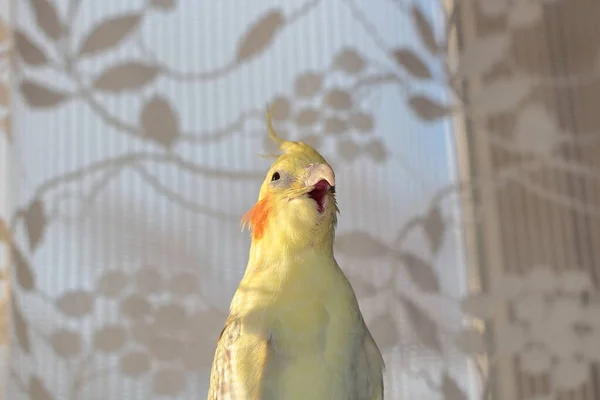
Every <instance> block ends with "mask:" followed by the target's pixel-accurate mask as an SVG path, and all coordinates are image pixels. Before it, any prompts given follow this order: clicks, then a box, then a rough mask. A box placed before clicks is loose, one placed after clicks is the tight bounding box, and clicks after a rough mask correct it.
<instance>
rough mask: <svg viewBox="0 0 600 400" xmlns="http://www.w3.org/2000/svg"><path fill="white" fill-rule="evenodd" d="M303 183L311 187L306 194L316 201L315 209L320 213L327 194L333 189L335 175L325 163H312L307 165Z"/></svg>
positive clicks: (323, 207) (323, 208)
mask: <svg viewBox="0 0 600 400" xmlns="http://www.w3.org/2000/svg"><path fill="white" fill-rule="evenodd" d="M305 185H306V187H307V188H312V190H311V191H310V192H308V196H309V197H310V198H311V199H313V200H314V201H315V202H316V203H317V210H318V211H319V213H322V212H323V211H324V210H325V202H326V199H327V194H328V193H330V192H333V191H334V190H335V175H334V174H333V170H332V169H331V167H330V166H329V165H327V164H313V165H311V166H310V167H308V175H307V177H306V181H305Z"/></svg>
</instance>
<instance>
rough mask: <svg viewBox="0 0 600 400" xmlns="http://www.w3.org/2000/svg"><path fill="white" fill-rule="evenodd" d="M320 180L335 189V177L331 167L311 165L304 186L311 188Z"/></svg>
mask: <svg viewBox="0 0 600 400" xmlns="http://www.w3.org/2000/svg"><path fill="white" fill-rule="evenodd" d="M322 180H325V181H327V183H328V184H329V186H330V187H335V175H334V174H333V170H332V169H331V167H330V166H329V165H327V164H313V165H311V166H309V167H308V175H307V177H306V181H305V184H306V186H307V187H312V186H314V185H316V184H317V183H318V182H320V181H322Z"/></svg>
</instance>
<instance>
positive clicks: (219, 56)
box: [0, 0, 600, 400]
mask: <svg viewBox="0 0 600 400" xmlns="http://www.w3.org/2000/svg"><path fill="white" fill-rule="evenodd" d="M0 5H1V7H2V8H1V9H0V13H1V15H2V17H3V18H2V25H1V26H0V40H1V42H0V66H1V71H2V75H1V78H2V85H1V86H0V104H1V106H2V113H1V114H0V129H1V131H2V142H0V156H1V157H2V159H1V160H0V161H1V163H0V172H1V173H2V175H0V189H1V193H0V207H1V209H0V211H1V212H2V219H1V220H0V221H1V222H0V242H2V244H3V247H2V256H3V258H2V262H3V263H4V264H3V265H5V268H4V270H3V271H4V272H3V275H2V279H3V282H4V283H5V284H6V287H5V288H4V291H3V292H2V295H3V297H2V302H0V328H1V329H2V334H1V335H0V338H1V345H2V346H3V349H4V352H3V353H2V362H1V363H0V364H2V365H3V379H2V381H1V382H2V392H3V395H4V398H7V399H11V400H19V399H36V400H58V399H68V400H80V399H123V400H125V399H132V400H134V399H148V398H157V399H162V398H170V399H198V398H205V396H206V391H207V384H208V374H209V371H210V364H211V362H212V357H213V354H214V350H215V347H216V337H217V335H218V333H219V332H220V330H221V328H222V326H223V323H224V320H225V317H226V315H227V311H228V310H227V308H228V305H229V301H230V300H231V296H232V295H233V293H234V291H235V289H236V287H237V284H238V283H239V280H240V278H241V276H242V274H243V271H244V268H245V264H246V260H247V252H248V246H249V237H248V234H247V233H240V228H239V221H240V219H241V216H242V214H243V213H244V212H245V211H246V210H247V209H248V208H250V207H251V206H252V205H253V203H254V202H255V201H256V198H257V195H258V189H259V186H260V183H261V181H262V179H263V177H264V173H265V172H266V170H267V168H268V163H269V161H268V160H265V159H263V158H260V157H259V155H260V154H263V153H267V152H269V151H272V150H273V147H272V145H271V144H270V143H269V142H268V140H267V139H266V129H265V123H264V122H265V121H264V109H265V107H266V105H267V104H270V105H271V106H272V110H273V117H274V120H275V121H274V122H275V128H276V129H277V131H278V132H279V133H280V135H281V136H283V137H286V138H289V139H293V140H302V141H305V142H307V143H309V144H311V145H313V146H314V147H315V148H317V149H318V150H319V151H320V152H322V153H323V154H324V155H325V157H326V158H327V159H328V160H329V161H330V162H331V164H332V165H333V167H334V169H335V170H336V176H337V179H336V180H337V181H338V185H337V189H338V199H339V205H340V209H341V214H340V224H339V229H338V233H337V240H336V245H335V251H336V258H337V259H338V261H339V263H340V265H341V267H342V269H343V270H344V272H345V273H346V274H347V275H348V277H349V279H350V281H351V282H352V284H353V287H354V289H355V291H356V293H357V296H358V299H359V302H360V305H361V308H362V310H363V313H364V315H365V318H366V322H367V324H368V326H369V328H370V329H371V331H372V332H373V335H374V337H375V340H376V341H377V343H378V345H379V347H380V349H381V350H382V353H383V355H384V358H385V361H386V364H387V371H386V374H385V385H386V399H441V400H442V399H443V400H450V399H452V400H463V399H464V400H466V399H486V400H487V399H489V398H493V399H501V400H513V399H523V400H525V399H526V400H550V399H553V400H554V399H557V400H558V399H560V400H562V399H565V400H566V399H569V400H592V399H597V398H600V389H598V385H599V382H600V376H599V373H598V362H599V361H600V304H599V303H598V299H599V297H598V288H597V284H598V273H600V254H599V253H598V252H599V250H597V249H598V248H600V223H599V221H598V216H599V211H598V200H599V197H598V196H599V195H598V193H599V188H600V186H599V182H598V175H597V171H596V170H597V168H598V165H599V164H600V161H599V160H600V157H598V152H599V151H600V149H599V146H598V143H599V142H600V137H599V136H598V134H597V133H596V131H597V130H598V129H597V128H598V125H599V122H600V121H598V120H597V119H598V117H597V115H598V113H597V111H596V108H597V106H596V105H597V104H599V101H600V91H599V89H600V87H599V86H598V78H597V76H598V75H597V74H598V73H599V72H600V71H599V69H600V57H599V56H598V50H597V43H598V41H599V40H600V31H599V30H598V29H597V28H596V24H597V23H596V21H597V20H598V17H599V16H600V4H596V3H595V2H593V1H591V0H589V1H588V0H571V1H569V2H567V1H566V0H460V1H456V2H451V1H450V0H439V1H435V0H412V1H411V0H376V1H375V0H373V1H371V2H363V1H358V0H289V1H285V2H284V1H275V0H263V1H260V2H259V1H255V2H252V3H251V2H241V1H239V0H222V1H218V2H216V1H215V2H208V1H207V2H201V1H196V0H134V1H128V2H124V1H118V0H110V1H103V2H100V1H92V0H19V1H9V0H4V1H2V2H0ZM9 287H10V290H9ZM9 294H10V296H9ZM9 300H10V301H9Z"/></svg>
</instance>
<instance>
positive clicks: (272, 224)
mask: <svg viewBox="0 0 600 400" xmlns="http://www.w3.org/2000/svg"><path fill="white" fill-rule="evenodd" d="M267 126H268V130H269V137H270V138H271V139H272V140H273V141H275V142H276V143H277V144H278V145H279V149H280V150H281V151H282V154H280V155H279V156H278V157H277V159H276V160H275V162H274V163H273V165H271V167H270V168H269V171H268V172H267V175H266V177H265V180H264V182H263V184H262V186H261V188H260V193H259V196H258V201H257V203H256V204H255V205H254V206H253V207H252V208H251V209H250V210H249V211H248V212H247V213H246V214H245V215H244V217H243V219H242V224H243V225H244V226H245V225H248V226H250V229H251V230H252V243H253V245H255V244H256V243H257V242H261V243H264V242H267V244H268V246H269V247H270V248H271V250H273V251H277V250H281V251H288V252H289V251H293V250H300V249H302V248H303V247H307V246H329V247H330V246H331V245H332V243H333V236H334V231H335V227H336V224H337V213H338V212H339V210H338V207H337V204H336V200H335V174H334V172H333V169H332V168H331V166H330V165H329V164H328V163H327V161H326V160H325V158H323V156H322V155H321V154H319V153H318V152H317V151H316V150H315V149H314V148H312V147H311V146H309V145H307V144H305V143H301V142H292V141H287V140H284V139H282V138H280V137H279V136H278V135H277V133H276V132H275V130H274V129H273V125H272V123H271V116H270V113H269V111H267Z"/></svg>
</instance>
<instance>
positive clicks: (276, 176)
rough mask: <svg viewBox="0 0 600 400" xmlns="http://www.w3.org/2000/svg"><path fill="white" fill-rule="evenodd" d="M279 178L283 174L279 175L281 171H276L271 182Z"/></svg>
mask: <svg viewBox="0 0 600 400" xmlns="http://www.w3.org/2000/svg"><path fill="white" fill-rule="evenodd" d="M279 178H281V175H279V172H275V173H274V174H273V176H272V177H271V182H273V181H278V180H279Z"/></svg>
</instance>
